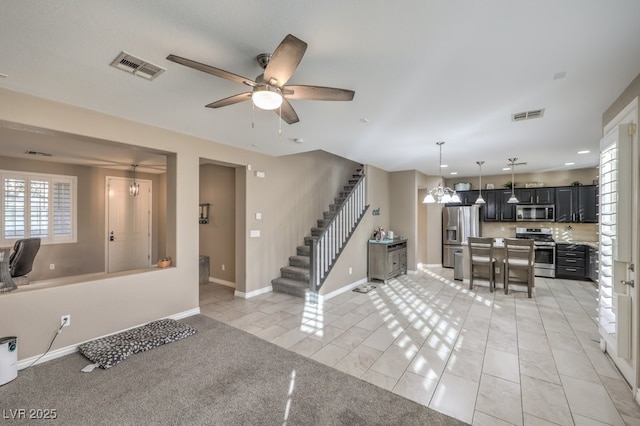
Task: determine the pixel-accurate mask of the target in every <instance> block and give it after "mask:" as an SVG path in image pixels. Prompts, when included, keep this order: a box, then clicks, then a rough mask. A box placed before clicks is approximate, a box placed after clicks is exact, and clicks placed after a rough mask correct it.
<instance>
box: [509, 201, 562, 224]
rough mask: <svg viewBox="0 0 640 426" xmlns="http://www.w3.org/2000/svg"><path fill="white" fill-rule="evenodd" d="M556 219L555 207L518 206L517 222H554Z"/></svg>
mask: <svg viewBox="0 0 640 426" xmlns="http://www.w3.org/2000/svg"><path fill="white" fill-rule="evenodd" d="M555 219H556V216H555V206H554V205H544V206H537V205H532V206H528V205H517V206H516V220H517V221H521V222H553V221H554V220H555Z"/></svg>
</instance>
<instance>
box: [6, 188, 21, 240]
mask: <svg viewBox="0 0 640 426" xmlns="http://www.w3.org/2000/svg"><path fill="white" fill-rule="evenodd" d="M25 187H26V180H25V179H17V178H11V177H7V178H5V179H3V189H4V191H3V192H4V200H3V201H4V239H5V240H6V239H13V238H24V236H25V213H26V210H25V208H26V206H25V196H26V194H25Z"/></svg>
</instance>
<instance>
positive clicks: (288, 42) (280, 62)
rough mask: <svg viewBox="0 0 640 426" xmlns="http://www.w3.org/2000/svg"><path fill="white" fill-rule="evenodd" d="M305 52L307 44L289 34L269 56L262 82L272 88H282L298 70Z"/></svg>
mask: <svg viewBox="0 0 640 426" xmlns="http://www.w3.org/2000/svg"><path fill="white" fill-rule="evenodd" d="M306 50H307V43H305V42H304V41H302V40H300V39H299V38H297V37H294V36H292V35H291V34H289V35H287V36H286V37H285V38H284V40H282V42H281V43H280V45H279V46H278V47H277V48H276V50H275V51H274V52H273V55H271V59H270V60H269V63H268V64H267V67H266V68H265V69H264V80H265V81H266V82H267V83H269V84H272V85H274V86H278V87H282V86H284V85H285V83H286V82H287V81H288V80H289V78H290V77H291V75H292V74H293V73H294V71H295V70H296V68H298V64H299V63H300V61H301V60H302V56H304V52H305V51H306ZM273 80H276V81H273Z"/></svg>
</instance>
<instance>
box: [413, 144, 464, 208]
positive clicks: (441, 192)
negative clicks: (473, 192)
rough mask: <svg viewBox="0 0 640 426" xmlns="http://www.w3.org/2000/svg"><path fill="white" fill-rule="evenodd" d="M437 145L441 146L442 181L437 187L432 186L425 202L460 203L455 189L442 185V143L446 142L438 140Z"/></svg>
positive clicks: (440, 168)
mask: <svg viewBox="0 0 640 426" xmlns="http://www.w3.org/2000/svg"><path fill="white" fill-rule="evenodd" d="M436 145H438V146H439V147H440V167H439V169H438V170H439V171H440V182H438V186H437V187H436V188H432V189H431V190H429V191H428V192H427V196H426V197H424V200H422V202H423V203H440V204H446V203H460V202H461V201H460V197H459V196H458V194H457V193H456V191H455V190H453V189H451V188H449V187H445V186H442V182H443V181H444V179H443V178H442V145H444V142H442V141H440V142H436Z"/></svg>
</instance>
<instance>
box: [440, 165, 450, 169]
mask: <svg viewBox="0 0 640 426" xmlns="http://www.w3.org/2000/svg"><path fill="white" fill-rule="evenodd" d="M440 167H442V168H443V169H444V168H445V167H449V166H447V165H446V164H440Z"/></svg>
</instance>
